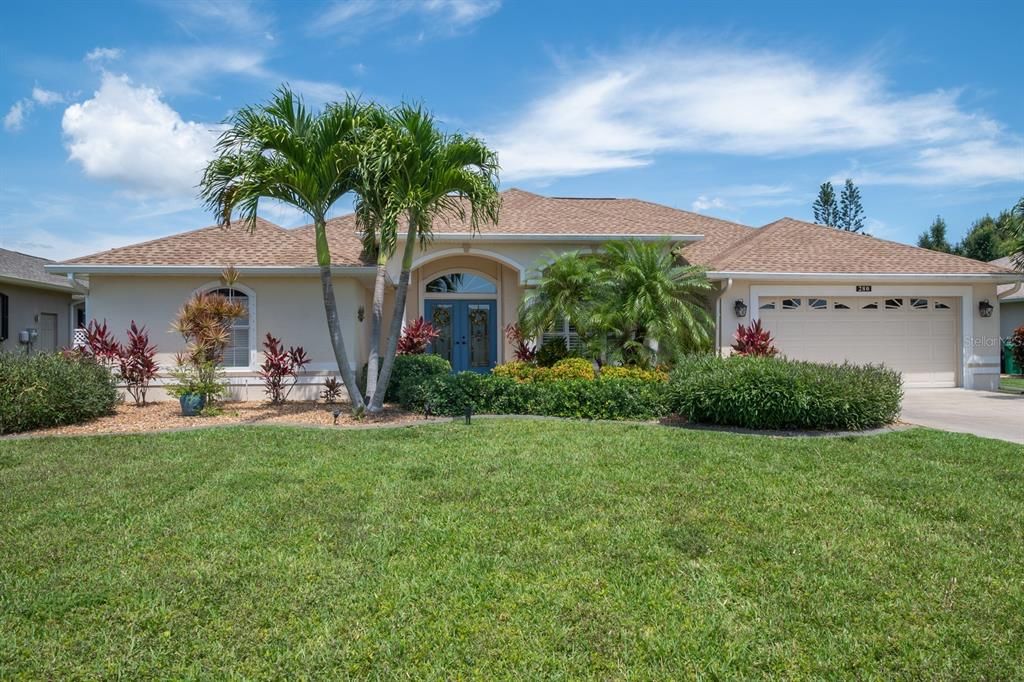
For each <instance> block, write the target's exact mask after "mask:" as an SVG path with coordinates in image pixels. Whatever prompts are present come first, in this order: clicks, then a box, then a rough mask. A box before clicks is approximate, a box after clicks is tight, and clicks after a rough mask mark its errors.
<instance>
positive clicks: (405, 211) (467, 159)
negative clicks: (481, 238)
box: [369, 105, 501, 412]
mask: <svg viewBox="0 0 1024 682" xmlns="http://www.w3.org/2000/svg"><path fill="white" fill-rule="evenodd" d="M391 119H392V125H393V135H392V136H391V137H389V145H388V153H389V154H390V155H391V158H389V159H387V160H385V161H381V163H382V164H383V168H384V171H385V172H382V173H381V175H380V178H381V179H386V180H387V184H386V187H385V188H384V189H382V190H381V191H382V195H381V196H382V197H383V198H385V199H386V201H387V202H388V205H389V207H390V208H389V209H388V215H391V214H394V215H401V216H403V218H404V220H405V222H406V234H405V246H404V250H403V253H402V271H401V274H400V276H399V278H398V286H397V289H396V291H395V307H394V313H393V315H392V316H391V324H390V328H389V329H388V340H387V346H386V347H385V351H384V356H383V359H382V362H381V368H380V374H379V376H378V377H377V383H376V389H375V390H374V392H373V395H372V396H371V399H370V404H369V411H370V412H379V411H380V410H381V409H382V408H383V404H384V395H385V393H386V392H387V388H388V382H389V381H390V380H391V368H392V367H393V366H394V361H395V352H396V350H397V348H398V339H399V336H400V335H401V332H402V320H403V319H404V317H405V314H404V313H405V302H406V298H407V297H408V293H409V277H410V273H411V271H412V262H413V257H414V255H415V253H416V246H417V244H418V245H420V246H421V247H425V246H426V245H427V244H429V243H430V241H431V239H432V237H433V224H434V221H435V220H438V221H450V220H452V219H454V220H457V221H459V222H462V221H465V220H467V218H468V221H469V227H470V230H471V232H474V233H475V232H477V231H478V230H479V227H480V224H481V222H488V223H496V222H497V220H498V210H499V208H500V205H501V197H500V195H499V194H498V187H497V184H498V157H497V155H496V154H495V153H494V152H493V151H491V150H490V149H489V148H488V147H487V145H485V144H484V143H483V142H482V141H481V140H479V139H477V138H475V137H466V136H463V135H459V134H451V135H450V134H446V133H444V132H442V131H441V130H440V129H439V128H438V126H437V123H436V121H435V120H434V117H433V116H432V115H431V114H430V113H429V112H427V111H426V110H425V109H423V108H422V107H421V106H410V105H402V106H400V107H399V108H398V109H396V110H395V111H394V112H392V114H391ZM467 214H468V215H467ZM396 241H397V240H396ZM382 293H383V292H382Z"/></svg>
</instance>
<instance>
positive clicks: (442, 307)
mask: <svg viewBox="0 0 1024 682" xmlns="http://www.w3.org/2000/svg"><path fill="white" fill-rule="evenodd" d="M498 292H499V283H498V281H497V280H496V279H495V278H493V277H491V276H489V275H487V274H485V273H483V272H480V271H475V270H472V269H469V268H458V269H448V270H443V271H441V272H437V273H433V274H431V275H430V277H429V278H424V281H423V282H422V300H423V316H424V317H425V318H426V320H427V321H428V322H430V323H431V324H432V325H433V326H434V328H435V329H437V331H438V332H440V334H441V335H440V336H439V337H438V338H437V339H435V340H434V341H433V343H431V345H430V352H431V353H434V354H435V355H440V356H442V357H443V358H445V359H446V360H448V362H450V363H451V365H452V370H453V371H456V372H465V371H470V372H490V371H491V369H492V368H493V367H494V366H495V365H496V364H497V362H498V347H499V340H498V336H499V330H500V327H499V326H498V314H499V311H498V305H499V297H498Z"/></svg>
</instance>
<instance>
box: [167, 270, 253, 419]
mask: <svg viewBox="0 0 1024 682" xmlns="http://www.w3.org/2000/svg"><path fill="white" fill-rule="evenodd" d="M237 278H238V275H237V273H236V272H235V271H234V270H233V269H232V268H228V269H227V270H226V271H225V273H224V274H223V275H222V276H221V280H222V281H223V282H224V283H225V285H227V286H230V285H232V284H234V282H235V280H236V279H237ZM244 314H245V307H244V306H242V305H241V304H240V303H237V302H235V301H231V300H228V299H227V298H226V297H225V296H222V295H221V294H219V293H198V294H195V295H194V296H192V298H190V299H189V300H188V301H186V302H185V305H183V306H182V308H181V310H179V311H178V315H177V317H176V318H175V320H174V327H173V328H174V330H175V331H177V332H178V333H180V334H181V335H182V337H183V338H184V339H185V343H186V349H185V352H183V353H178V355H177V357H176V358H175V359H176V363H175V364H176V368H175V369H174V370H173V371H172V372H171V374H172V375H173V376H174V378H175V379H177V383H176V384H175V385H173V386H171V387H169V389H168V390H169V392H170V393H171V395H173V396H174V397H176V398H177V399H178V402H179V403H180V404H181V414H182V415H183V416H186V417H190V416H194V415H196V414H198V413H199V412H201V411H202V410H203V409H204V408H206V407H207V406H208V404H209V403H210V402H211V401H213V400H215V399H216V398H218V397H219V396H221V395H223V394H224V393H226V392H227V386H226V385H225V382H224V372H223V370H222V369H221V362H222V361H223V359H224V349H225V348H226V347H227V345H228V343H229V342H230V341H231V324H232V323H233V322H234V321H235V319H237V318H239V317H241V316H242V315H244Z"/></svg>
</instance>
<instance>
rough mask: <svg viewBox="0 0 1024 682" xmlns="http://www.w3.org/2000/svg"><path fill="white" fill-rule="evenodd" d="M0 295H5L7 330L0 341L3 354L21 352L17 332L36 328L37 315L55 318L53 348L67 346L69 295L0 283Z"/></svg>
mask: <svg viewBox="0 0 1024 682" xmlns="http://www.w3.org/2000/svg"><path fill="white" fill-rule="evenodd" d="M0 293H2V294H7V296H8V297H9V300H8V315H9V317H8V327H9V332H8V333H9V334H10V338H8V339H6V340H5V341H2V342H0V349H2V350H5V351H18V350H23V349H24V346H22V345H20V344H19V343H18V332H20V331H21V330H23V329H30V328H38V327H39V317H38V316H39V314H40V313H49V314H54V315H56V316H57V348H58V349H59V348H64V347H66V346H69V345H71V339H70V337H71V321H70V316H71V294H70V293H64V292H60V291H50V290H48V289H36V288H34V287H26V286H21V285H18V284H8V283H6V282H0Z"/></svg>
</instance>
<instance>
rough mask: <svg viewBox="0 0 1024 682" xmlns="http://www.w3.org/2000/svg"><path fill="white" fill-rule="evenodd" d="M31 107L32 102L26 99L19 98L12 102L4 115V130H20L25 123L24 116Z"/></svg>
mask: <svg viewBox="0 0 1024 682" xmlns="http://www.w3.org/2000/svg"><path fill="white" fill-rule="evenodd" d="M31 109H32V102H31V101H29V100H27V99H19V100H18V101H17V102H15V103H14V104H12V105H11V108H10V109H9V110H8V111H7V115H6V116H4V130H6V131H7V132H9V133H13V132H15V131H18V130H21V128H22V126H24V125H25V117H26V116H27V115H28V112H29V111H30V110H31Z"/></svg>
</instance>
